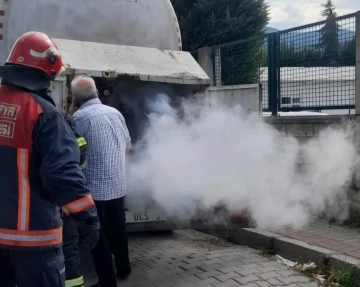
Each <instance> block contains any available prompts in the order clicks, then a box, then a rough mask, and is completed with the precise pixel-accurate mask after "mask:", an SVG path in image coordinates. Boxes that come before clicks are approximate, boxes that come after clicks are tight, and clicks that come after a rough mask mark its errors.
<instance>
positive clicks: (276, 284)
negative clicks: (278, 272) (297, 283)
mask: <svg viewBox="0 0 360 287" xmlns="http://www.w3.org/2000/svg"><path fill="white" fill-rule="evenodd" d="M266 281H267V282H269V283H270V284H271V285H272V286H284V283H282V282H280V281H279V280H277V279H276V278H270V279H269V280H266Z"/></svg>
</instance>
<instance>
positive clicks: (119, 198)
mask: <svg viewBox="0 0 360 287" xmlns="http://www.w3.org/2000/svg"><path fill="white" fill-rule="evenodd" d="M71 91H72V95H73V100H72V105H71V108H70V114H71V113H73V112H74V114H73V118H74V120H75V124H76V130H77V132H78V133H79V135H81V136H83V137H84V138H85V140H86V142H87V145H88V150H87V167H86V168H85V169H84V174H85V177H86V179H87V182H88V186H89V188H90V190H91V192H92V196H93V199H94V201H95V205H96V207H97V210H98V215H99V218H100V225H101V230H100V239H99V243H98V245H97V246H96V247H95V248H94V249H93V250H92V256H93V260H94V265H95V269H96V272H97V274H98V276H99V283H97V284H96V285H94V286H93V287H95V286H101V287H112V286H114V287H115V286H116V277H115V273H114V268H113V261H112V257H111V253H113V254H114V256H115V265H116V271H117V276H118V277H119V278H121V279H125V278H126V277H127V276H128V275H129V274H130V272H131V266H130V262H129V255H128V242H127V234H126V227H125V211H124V196H125V195H126V179H125V153H126V151H128V150H129V149H130V148H131V139H130V135H129V131H128V129H127V127H126V124H125V120H124V117H123V116H122V115H121V113H120V112H119V111H118V110H116V109H114V108H112V107H109V106H106V105H103V104H102V103H101V101H100V100H99V98H98V91H97V89H96V85H95V82H94V80H93V79H92V78H91V77H88V76H78V77H76V78H75V79H74V80H73V81H72V83H71Z"/></svg>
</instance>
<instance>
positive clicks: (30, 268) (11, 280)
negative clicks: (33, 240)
mask: <svg viewBox="0 0 360 287" xmlns="http://www.w3.org/2000/svg"><path fill="white" fill-rule="evenodd" d="M0 286H1V287H15V286H17V287H65V265H64V256H63V253H62V250H61V248H56V249H47V250H36V251H35V250H8V249H0Z"/></svg>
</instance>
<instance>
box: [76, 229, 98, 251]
mask: <svg viewBox="0 0 360 287" xmlns="http://www.w3.org/2000/svg"><path fill="white" fill-rule="evenodd" d="M79 237H80V238H79V245H80V248H81V249H84V250H91V249H93V248H94V247H95V246H96V245H97V243H98V242H99V230H94V231H92V232H90V233H87V234H79Z"/></svg>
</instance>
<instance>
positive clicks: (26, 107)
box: [0, 85, 99, 248]
mask: <svg viewBox="0 0 360 287" xmlns="http://www.w3.org/2000/svg"><path fill="white" fill-rule="evenodd" d="M49 99H50V98H49ZM49 99H46V98H44V97H43V96H40V95H37V94H33V93H30V92H27V91H25V90H21V89H19V88H17V87H13V86H10V85H6V86H0V158H1V165H0V189H1V192H0V247H1V245H2V246H6V247H8V248H43V247H45V246H47V247H58V246H60V245H61V243H62V227H61V218H60V212H59V207H58V206H60V207H61V208H62V209H63V211H64V212H66V213H67V214H70V213H71V214H72V217H73V218H74V219H75V220H77V221H85V222H89V221H90V222H93V223H94V225H93V227H91V228H93V229H94V230H96V229H98V228H99V224H98V219H97V215H96V208H95V206H94V203H93V200H92V197H91V195H90V193H89V190H88V188H87V187H86V181H85V178H84V175H83V173H82V172H81V170H80V168H79V158H80V154H79V146H78V144H77V141H76V139H75V137H74V134H73V132H72V131H71V129H70V128H69V126H68V124H66V121H65V120H64V117H63V116H62V115H61V113H60V112H59V111H58V110H57V109H56V107H55V106H54V105H53V104H52V101H51V99H50V100H49Z"/></svg>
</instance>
